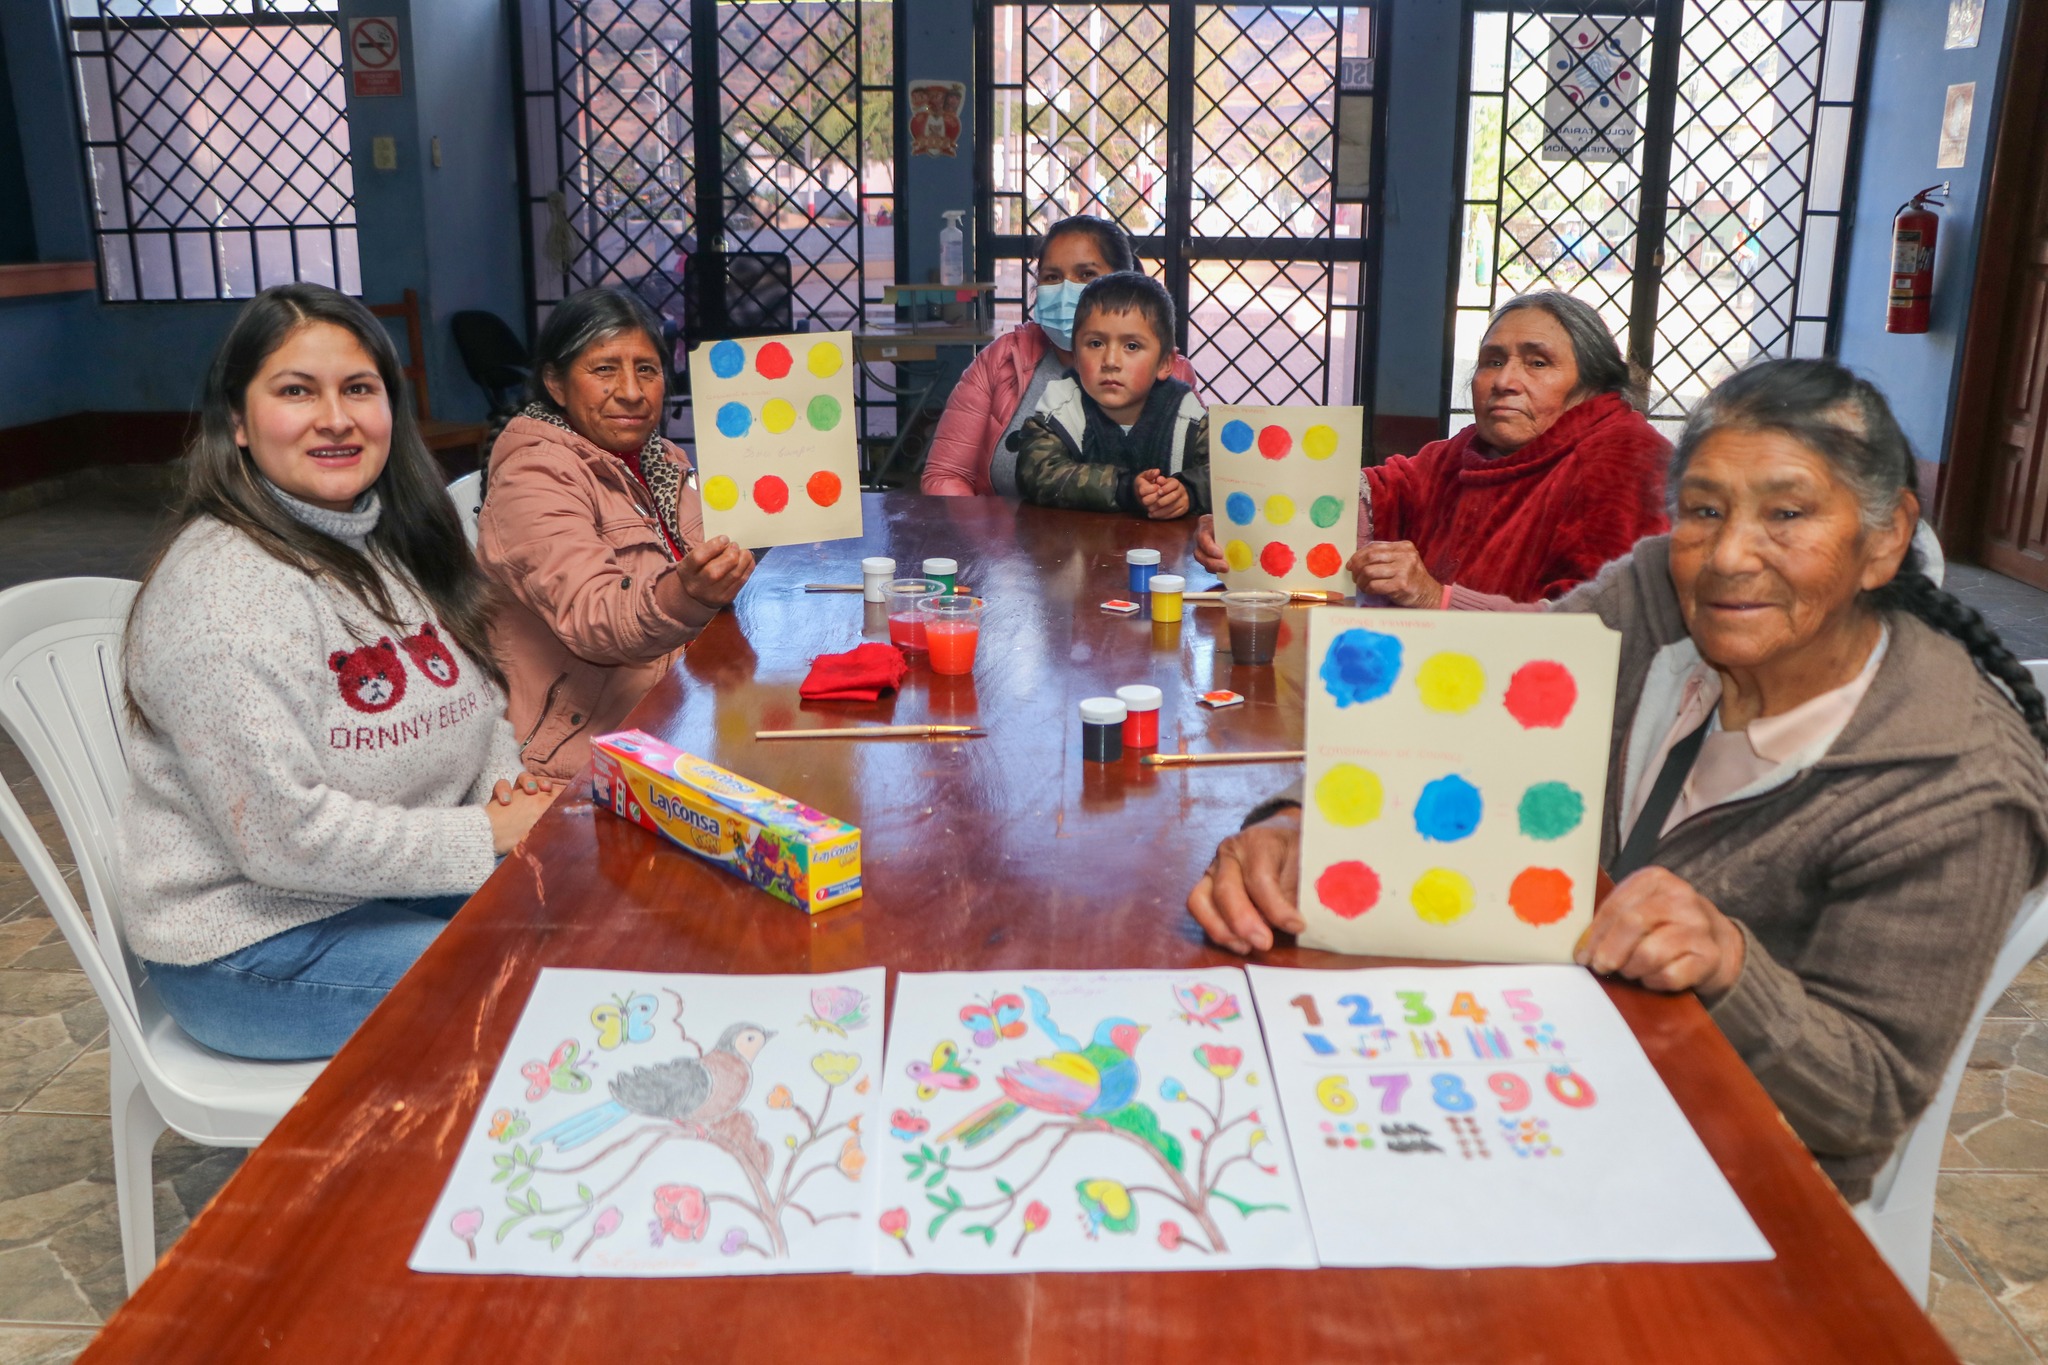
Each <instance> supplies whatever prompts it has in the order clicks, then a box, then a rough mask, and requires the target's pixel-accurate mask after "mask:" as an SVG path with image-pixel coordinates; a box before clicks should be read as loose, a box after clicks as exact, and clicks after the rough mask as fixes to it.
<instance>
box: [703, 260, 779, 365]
mask: <svg viewBox="0 0 2048 1365" xmlns="http://www.w3.org/2000/svg"><path fill="white" fill-rule="evenodd" d="M794 278H795V277H794V276H793V275H792V274H791V273H790V266H789V256H788V253H786V252H781V251H699V252H695V253H693V254H692V255H691V256H690V258H689V259H688V260H687V261H685V262H684V263H683V304H684V313H683V342H684V344H685V346H695V345H696V344H697V343H698V342H700V341H718V340H722V339H724V338H727V337H750V336H775V335H778V334H780V333H783V332H793V331H795V330H796V286H795V283H794Z"/></svg>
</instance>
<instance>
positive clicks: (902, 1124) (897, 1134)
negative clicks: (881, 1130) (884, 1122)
mask: <svg viewBox="0 0 2048 1365" xmlns="http://www.w3.org/2000/svg"><path fill="white" fill-rule="evenodd" d="M931 1126H932V1125H931V1122H930V1121H929V1120H927V1119H925V1118H923V1117H922V1116H920V1115H918V1114H915V1113H913V1112H911V1111H910V1110H908V1109H898V1110H896V1111H895V1112H894V1113H892V1114H890V1115H889V1136H890V1137H892V1138H900V1139H902V1140H903V1141H904V1142H909V1141H911V1140H912V1139H914V1138H915V1137H916V1136H917V1135H918V1134H919V1133H928V1132H930V1131H931Z"/></svg>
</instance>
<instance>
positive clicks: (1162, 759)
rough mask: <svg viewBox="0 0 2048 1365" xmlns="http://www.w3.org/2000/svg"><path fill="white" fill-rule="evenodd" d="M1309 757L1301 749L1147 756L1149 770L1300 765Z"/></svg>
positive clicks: (1146, 761)
mask: <svg viewBox="0 0 2048 1365" xmlns="http://www.w3.org/2000/svg"><path fill="white" fill-rule="evenodd" d="M1306 757H1308V755H1307V754H1306V753H1304V752H1303V751H1302V750H1300V749H1246V750H1242V751H1240V752H1237V753H1223V754H1146V755H1145V766H1146V767H1148V768H1193V767H1197V766H1200V765H1203V764H1209V763H1299V762H1300V761H1301V760H1302V759H1304V758H1306Z"/></svg>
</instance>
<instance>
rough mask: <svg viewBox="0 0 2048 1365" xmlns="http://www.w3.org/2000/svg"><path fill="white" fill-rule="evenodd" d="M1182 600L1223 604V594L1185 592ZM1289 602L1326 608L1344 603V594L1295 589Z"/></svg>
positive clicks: (1216, 592)
mask: <svg viewBox="0 0 2048 1365" xmlns="http://www.w3.org/2000/svg"><path fill="white" fill-rule="evenodd" d="M1180 600H1181V601H1183V602H1221V601H1222V600H1223V592H1222V590H1220V589H1219V590H1217V591H1215V592H1184V593H1182V594H1181V595H1180ZM1287 600H1288V601H1289V602H1293V603H1301V602H1308V603H1312V604H1314V605H1316V606H1323V607H1326V606H1330V605H1332V604H1333V603H1341V602H1343V600H1344V594H1342V593H1338V592H1311V591H1310V590H1308V589H1307V588H1295V589H1292V590H1290V591H1289V592H1288V594H1287Z"/></svg>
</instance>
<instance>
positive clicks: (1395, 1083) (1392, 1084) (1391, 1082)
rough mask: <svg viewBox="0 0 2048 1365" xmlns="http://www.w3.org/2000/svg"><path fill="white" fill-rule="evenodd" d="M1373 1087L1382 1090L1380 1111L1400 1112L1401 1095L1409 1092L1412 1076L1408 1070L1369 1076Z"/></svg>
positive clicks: (1387, 1112)
mask: <svg viewBox="0 0 2048 1365" xmlns="http://www.w3.org/2000/svg"><path fill="white" fill-rule="evenodd" d="M1368 1080H1369V1083H1370V1084H1371V1086H1372V1088H1373V1089H1375V1090H1377V1091H1379V1092H1380V1112H1381V1113H1382V1114H1398V1113H1400V1112H1401V1097H1402V1096H1403V1095H1405V1094H1407V1093H1408V1086H1409V1084H1410V1078H1409V1076H1408V1074H1407V1073H1406V1072H1402V1071H1396V1072H1394V1073H1392V1074H1391V1075H1386V1076H1372V1077H1369V1078H1368Z"/></svg>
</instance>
